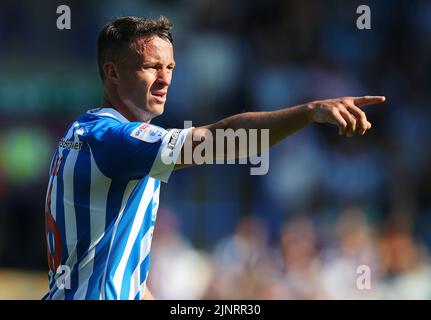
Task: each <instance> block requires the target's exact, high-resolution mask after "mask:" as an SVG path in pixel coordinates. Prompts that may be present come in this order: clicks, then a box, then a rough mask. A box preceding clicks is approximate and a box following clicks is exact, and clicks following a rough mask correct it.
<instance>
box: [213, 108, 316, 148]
mask: <svg viewBox="0 0 431 320" xmlns="http://www.w3.org/2000/svg"><path fill="white" fill-rule="evenodd" d="M311 109H312V108H311V105H310V104H303V105H298V106H294V107H290V108H284V109H280V110H276V111H270V112H246V113H240V114H236V115H234V116H231V117H228V118H225V119H222V120H220V121H218V122H216V123H214V124H211V125H208V126H205V128H206V129H208V130H210V131H211V133H212V134H213V136H215V134H216V130H217V129H228V128H230V129H233V130H237V129H245V130H248V129H269V145H270V146H272V145H274V144H276V143H277V142H279V141H281V140H283V139H285V138H286V137H288V136H290V135H291V134H293V133H295V132H296V131H299V130H301V129H302V128H304V127H305V126H307V125H308V124H310V123H311V122H312V116H311ZM258 136H259V135H258Z"/></svg>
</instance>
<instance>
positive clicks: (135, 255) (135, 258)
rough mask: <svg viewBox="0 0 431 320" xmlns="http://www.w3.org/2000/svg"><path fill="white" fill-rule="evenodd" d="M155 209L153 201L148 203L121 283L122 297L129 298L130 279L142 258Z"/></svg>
mask: <svg viewBox="0 0 431 320" xmlns="http://www.w3.org/2000/svg"><path fill="white" fill-rule="evenodd" d="M152 210H153V205H152V201H150V203H149V204H148V207H147V209H146V210H145V215H144V221H142V225H141V228H140V229H139V233H138V236H137V237H136V240H135V243H134V244H133V247H132V251H131V252H130V256H129V259H128V260H127V263H126V269H125V270H124V276H123V281H122V284H121V294H120V299H125V300H128V299H129V292H130V281H131V277H132V274H133V271H134V270H135V268H136V267H137V266H138V264H139V260H140V258H141V240H142V238H143V237H144V235H145V234H146V233H147V231H148V230H149V229H150V226H151V212H152Z"/></svg>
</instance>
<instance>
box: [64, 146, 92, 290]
mask: <svg viewBox="0 0 431 320" xmlns="http://www.w3.org/2000/svg"><path fill="white" fill-rule="evenodd" d="M90 183H91V160H90V150H89V148H88V145H83V146H82V148H81V151H80V152H79V153H78V157H77V159H76V163H75V167H74V172H73V201H74V208H75V218H76V232H77V235H76V236H77V247H76V255H77V257H76V260H77V261H76V263H75V265H74V266H73V269H72V270H71V271H72V272H71V288H70V290H66V299H73V297H74V295H75V292H76V290H78V286H79V263H80V262H81V261H82V259H83V258H84V257H85V256H86V254H87V253H88V248H89V246H90V242H91V230H90Z"/></svg>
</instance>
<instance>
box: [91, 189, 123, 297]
mask: <svg viewBox="0 0 431 320" xmlns="http://www.w3.org/2000/svg"><path fill="white" fill-rule="evenodd" d="M127 184H128V181H121V182H115V181H112V183H111V186H110V187H109V191H108V196H107V202H106V224H105V235H104V236H103V238H102V239H101V240H100V242H99V243H98V244H97V246H96V252H95V255H94V264H93V273H92V275H91V276H90V279H89V281H88V289H87V294H86V296H85V299H99V298H100V292H101V290H102V288H101V285H102V278H103V273H104V272H105V265H106V263H107V259H108V255H109V246H110V244H111V237H112V233H113V230H114V225H115V218H116V217H117V216H118V213H119V212H120V209H121V202H122V200H123V196H124V191H125V190H126V187H127Z"/></svg>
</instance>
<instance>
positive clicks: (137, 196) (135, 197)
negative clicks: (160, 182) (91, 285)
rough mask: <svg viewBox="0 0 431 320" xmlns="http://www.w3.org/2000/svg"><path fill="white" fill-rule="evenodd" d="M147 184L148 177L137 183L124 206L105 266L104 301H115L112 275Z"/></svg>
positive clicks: (121, 254) (124, 246) (115, 294)
mask: <svg viewBox="0 0 431 320" xmlns="http://www.w3.org/2000/svg"><path fill="white" fill-rule="evenodd" d="M147 183H148V176H146V177H145V179H142V180H141V181H139V182H138V184H137V185H136V187H135V189H134V190H133V192H132V194H131V195H130V200H129V202H128V203H127V205H126V208H125V209H124V212H123V216H122V218H121V221H120V222H119V224H118V228H117V231H116V233H115V237H114V241H113V243H112V244H113V247H112V248H111V254H110V256H109V261H108V266H107V270H108V274H107V275H106V284H105V290H106V291H105V293H106V294H105V295H106V299H117V292H116V288H115V286H114V283H113V278H114V274H115V271H116V270H117V267H118V265H119V263H120V260H121V257H122V256H123V253H124V249H125V248H126V244H127V239H128V237H129V234H130V231H131V229H132V225H133V220H134V218H135V215H136V212H137V209H138V206H139V203H140V201H141V198H142V195H143V193H144V191H145V187H146V185H147Z"/></svg>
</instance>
